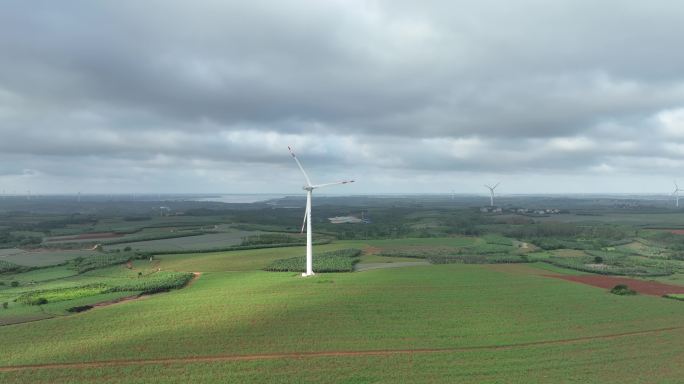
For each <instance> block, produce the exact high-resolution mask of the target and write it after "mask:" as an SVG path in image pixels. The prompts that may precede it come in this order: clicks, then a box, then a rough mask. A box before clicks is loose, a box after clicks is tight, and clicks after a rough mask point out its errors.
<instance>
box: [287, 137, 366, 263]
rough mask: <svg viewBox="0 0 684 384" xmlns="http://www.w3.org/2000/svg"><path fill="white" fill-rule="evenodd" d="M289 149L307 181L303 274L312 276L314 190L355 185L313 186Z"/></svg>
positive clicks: (348, 181)
mask: <svg viewBox="0 0 684 384" xmlns="http://www.w3.org/2000/svg"><path fill="white" fill-rule="evenodd" d="M287 149H288V150H289V151H290V155H292V158H293V159H294V161H296V162H297V166H298V167H299V169H300V170H301V171H302V174H304V180H305V181H306V184H305V185H304V186H303V187H302V189H303V190H305V191H306V210H305V211H304V222H303V223H302V232H304V225H306V272H304V273H302V276H312V275H313V274H314V272H313V247H312V244H311V195H312V194H313V190H314V189H318V188H323V187H328V186H331V185H338V184H348V183H353V182H354V180H343V181H337V182H334V183H325V184H316V185H314V184H311V180H310V179H309V175H307V174H306V171H304V167H302V163H300V162H299V159H298V158H297V156H296V155H295V153H294V152H293V151H292V148H290V147H287Z"/></svg>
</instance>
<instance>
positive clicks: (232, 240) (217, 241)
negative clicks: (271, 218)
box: [104, 230, 262, 252]
mask: <svg viewBox="0 0 684 384" xmlns="http://www.w3.org/2000/svg"><path fill="white" fill-rule="evenodd" d="M260 233H262V232H260V231H239V230H232V231H228V232H221V233H211V234H204V235H196V236H186V237H176V238H171V239H159V240H146V241H132V242H126V243H119V244H115V245H107V246H105V247H104V249H105V250H114V249H124V248H126V247H131V248H132V249H134V250H140V251H146V252H160V251H161V252H168V251H186V250H204V249H215V248H223V247H231V246H235V245H239V244H240V243H241V241H242V239H243V238H245V237H247V236H252V235H258V234H260Z"/></svg>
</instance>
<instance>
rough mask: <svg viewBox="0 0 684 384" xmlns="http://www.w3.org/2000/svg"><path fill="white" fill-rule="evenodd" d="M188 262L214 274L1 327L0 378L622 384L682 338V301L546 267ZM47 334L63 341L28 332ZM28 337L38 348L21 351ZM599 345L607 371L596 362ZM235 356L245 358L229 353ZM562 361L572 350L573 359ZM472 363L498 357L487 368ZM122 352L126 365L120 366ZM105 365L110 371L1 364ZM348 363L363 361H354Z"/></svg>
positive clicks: (670, 363)
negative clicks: (330, 267) (557, 274)
mask: <svg viewBox="0 0 684 384" xmlns="http://www.w3.org/2000/svg"><path fill="white" fill-rule="evenodd" d="M234 263H236V264H238V265H244V262H239V261H238V260H234ZM194 267H195V268H194V269H195V270H198V271H204V270H209V271H212V272H207V273H204V274H203V275H202V277H201V278H200V279H199V280H197V281H196V282H195V284H193V285H192V286H191V287H188V288H186V289H183V290H180V291H173V292H170V293H166V294H162V295H158V296H152V297H150V298H148V299H146V300H142V301H133V302H129V303H126V304H122V305H114V306H110V307H103V308H98V309H95V310H91V311H89V312H85V313H82V314H78V315H73V316H69V317H63V318H55V319H50V320H46V321H39V322H36V323H27V324H18V325H12V326H6V327H0V338H2V340H3V341H4V346H5V348H3V349H2V350H1V351H0V361H3V366H4V367H5V368H2V369H0V371H2V372H1V373H0V378H2V379H3V381H7V382H18V381H32V382H48V381H50V380H52V381H54V378H55V377H65V378H66V377H69V378H71V380H75V381H76V382H78V381H84V382H85V381H89V380H92V379H93V378H94V377H95V376H97V377H98V378H99V379H98V380H101V382H112V383H115V382H123V381H119V380H123V379H121V378H122V377H124V375H123V373H124V372H125V377H127V378H130V375H131V372H137V375H136V376H139V377H140V382H143V381H144V378H145V377H151V376H146V375H156V374H159V375H161V376H160V377H165V378H169V379H170V380H171V381H173V380H179V378H176V379H173V377H175V375H176V374H177V373H178V372H179V370H187V371H188V372H193V374H194V375H197V377H198V378H199V377H201V378H207V379H209V378H211V377H219V376H221V375H227V376H226V377H233V378H235V379H236V380H240V381H242V382H259V381H261V382H263V381H283V382H286V381H290V382H291V381H300V382H301V381H303V382H307V381H310V382H318V381H321V380H322V381H324V382H325V381H326V379H325V378H324V375H325V373H324V372H326V371H328V370H329V371H330V372H332V373H331V374H332V376H328V377H329V378H328V379H327V381H328V382H337V381H341V380H350V381H353V380H357V381H364V380H366V381H369V380H373V381H380V382H387V381H391V380H393V379H396V377H397V376H396V375H397V372H403V373H404V375H408V376H406V377H404V378H403V379H404V380H408V381H412V380H421V379H424V378H429V379H430V381H434V382H453V380H455V379H459V380H461V381H465V382H481V381H483V380H484V381H491V382H496V381H501V380H508V379H510V378H511V377H513V378H515V377H518V378H523V377H532V378H535V377H536V378H538V380H542V381H546V382H553V381H558V380H562V379H563V378H565V377H567V375H572V376H573V377H583V378H584V379H585V381H589V382H624V381H625V380H626V379H628V378H634V377H640V375H643V372H641V369H643V365H640V364H639V363H638V361H639V359H640V356H649V360H654V361H657V362H658V363H657V364H659V365H662V366H667V367H669V369H667V370H662V371H660V373H659V374H660V375H661V376H660V377H658V379H659V380H660V381H664V382H667V380H671V381H672V380H676V379H677V378H678V377H679V376H680V375H681V374H682V373H683V371H682V370H684V367H682V366H681V362H680V360H679V359H678V356H679V353H680V352H681V350H680V346H681V343H682V342H684V331H683V328H682V325H681V324H682V321H683V320H684V306H682V305H681V302H678V301H676V300H666V299H661V298H657V297H649V296H635V297H621V296H615V295H611V294H609V293H607V292H606V291H605V290H603V289H599V288H595V287H590V286H586V285H582V284H577V283H572V282H567V281H563V280H559V279H553V278H548V277H545V276H543V275H540V274H539V273H538V271H539V270H537V269H536V268H534V267H533V266H519V265H515V266H507V265H497V266H495V268H493V267H491V266H480V265H460V264H459V265H437V266H425V267H418V268H415V267H407V268H396V269H384V270H371V271H365V272H363V273H347V274H321V275H319V276H316V277H315V278H312V279H298V278H293V277H294V276H293V273H273V272H262V271H241V272H218V271H215V270H216V267H215V265H214V264H213V263H212V262H209V263H207V264H205V263H203V262H202V260H197V263H196V264H195V265H194ZM225 268H226V269H229V268H230V269H233V270H237V266H234V267H231V266H229V265H226V267H225ZM635 307H639V308H640V310H639V311H634V310H633V308H635ZM521 309H522V310H521ZM615 319H620V321H619V322H616V321H615ZM84 330H85V331H84ZM331 330H334V331H333V332H331ZM54 333H59V335H60V336H59V337H54V338H44V337H41V335H45V334H54ZM25 343H32V344H33V345H36V348H31V349H26V348H22V345H25ZM503 346H506V348H501V347H503ZM372 351H381V352H376V353H372ZM382 351H384V352H382ZM412 351H413V352H412ZM365 354H371V355H370V356H365ZM606 354H608V355H609V356H610V361H611V364H610V369H609V370H608V372H610V374H608V373H606V371H605V370H602V369H596V368H597V366H600V365H601V363H602V361H604V359H605V355H606ZM248 355H249V356H252V357H251V358H252V359H253V360H251V361H232V359H237V357H239V356H248ZM309 355H310V356H309ZM568 355H572V356H575V355H578V359H573V362H572V364H571V363H569V362H568V361H567V356H568ZM483 358H487V359H490V361H495V362H496V364H484V363H483V361H484V360H482V359H483ZM130 359H135V360H139V361H128V362H122V361H127V360H130ZM160 359H171V360H169V362H168V364H169V365H170V366H171V368H169V370H168V371H166V370H162V369H160V368H159V365H158V364H154V361H155V360H160ZM203 359H204V360H203ZM212 359H213V360H212ZM146 360H149V361H150V363H149V364H146V362H145V361H146ZM116 361H119V362H120V363H111V364H116V365H112V366H107V364H104V363H96V364H93V365H87V364H86V365H75V366H70V367H66V366H63V367H59V366H57V367H50V366H48V367H44V368H42V369H37V368H26V369H19V370H15V371H8V369H7V368H6V367H8V366H17V365H41V364H46V363H50V364H54V363H87V362H116ZM362 361H363V362H362ZM371 362H372V363H375V364H378V365H379V366H380V367H384V369H377V367H376V366H375V365H373V364H371ZM635 362H636V363H635ZM314 363H315V364H320V365H319V366H318V367H317V368H315V369H314V370H313V375H312V376H311V377H308V378H307V377H305V378H302V377H301V376H300V375H301V374H302V372H303V371H302V369H303V368H304V367H306V366H309V365H311V364H314ZM357 364H360V369H353V368H351V367H356V365H357ZM406 364H410V367H411V368H410V369H409V368H408V367H407V366H406ZM521 364H523V365H524V366H525V367H526V368H525V369H523V368H522V367H521ZM100 365H103V366H100ZM164 365H166V364H164ZM373 367H376V369H373ZM420 367H422V368H425V369H416V368H420ZM592 369H596V371H595V372H592ZM255 370H257V371H258V372H257V371H255ZM640 372H641V373H640ZM528 374H529V375H531V376H525V375H528ZM60 375H61V376H60ZM140 375H142V376H140ZM635 375H636V376H635ZM155 377H156V378H158V377H157V376H155ZM643 377H644V378H645V376H643ZM554 379H555V380H554ZM651 379H653V377H651ZM125 380H126V381H125V382H130V380H129V379H125ZM521 382H522V381H521ZM672 382H674V381H672Z"/></svg>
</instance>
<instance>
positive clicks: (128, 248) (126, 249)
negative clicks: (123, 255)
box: [123, 246, 131, 252]
mask: <svg viewBox="0 0 684 384" xmlns="http://www.w3.org/2000/svg"><path fill="white" fill-rule="evenodd" d="M123 250H124V252H130V251H131V247H130V246H127V247H125V248H124V249H123Z"/></svg>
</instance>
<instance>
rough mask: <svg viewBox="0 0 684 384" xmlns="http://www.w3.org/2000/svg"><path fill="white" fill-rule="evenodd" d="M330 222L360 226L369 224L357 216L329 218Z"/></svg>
mask: <svg viewBox="0 0 684 384" xmlns="http://www.w3.org/2000/svg"><path fill="white" fill-rule="evenodd" d="M328 220H330V223H332V224H358V223H365V222H367V221H366V220H362V219H359V218H358V217H355V216H336V217H329V218H328Z"/></svg>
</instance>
